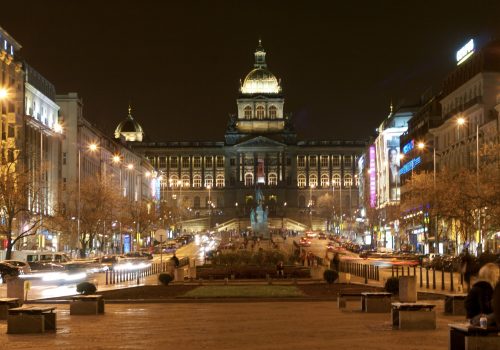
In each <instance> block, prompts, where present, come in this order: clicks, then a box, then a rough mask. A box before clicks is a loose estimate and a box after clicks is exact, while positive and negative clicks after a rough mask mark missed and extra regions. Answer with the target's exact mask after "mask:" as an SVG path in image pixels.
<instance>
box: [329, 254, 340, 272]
mask: <svg viewBox="0 0 500 350" xmlns="http://www.w3.org/2000/svg"><path fill="white" fill-rule="evenodd" d="M339 265H340V256H339V253H335V254H333V259H332V266H331V268H332V270H334V271H337V272H338V271H339Z"/></svg>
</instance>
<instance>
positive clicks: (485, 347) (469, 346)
mask: <svg viewBox="0 0 500 350" xmlns="http://www.w3.org/2000/svg"><path fill="white" fill-rule="evenodd" d="M448 326H449V327H450V336H449V343H448V349H449V350H475V349H481V350H498V349H500V333H499V331H500V330H499V329H498V328H496V327H488V328H481V327H476V326H471V325H470V324H465V323H454V324H449V325H448Z"/></svg>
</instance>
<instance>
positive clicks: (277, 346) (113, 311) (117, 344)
mask: <svg viewBox="0 0 500 350" xmlns="http://www.w3.org/2000/svg"><path fill="white" fill-rule="evenodd" d="M432 302H433V303H436V304H437V305H438V306H437V329H436V330H428V331H400V330H392V327H391V322H390V317H391V316H390V313H385V314H366V313H361V312H359V311H354V310H347V311H340V310H338V308H337V306H336V303H335V302H293V303H291V302H260V303H251V302H249V303H238V302H236V303H217V302H214V303H189V304H182V303H175V304H107V305H106V314H105V315H103V316H70V315H69V309H68V305H56V307H57V332H56V333H55V334H54V333H47V334H39V335H35V334H33V335H8V334H6V322H5V321H0V349H2V350H4V349H5V350H7V349H8V350H21V349H22V350H26V349H37V350H49V349H50V350H54V349H56V350H57V349H64V350H72V349H75V350H76V349H78V350H84V349H89V350H90V349H92V350H94V349H101V350H108V349H109V350H111V349H183V350H191V349H218V350H226V349H227V350H233V349H240V350H249V349H253V350H255V349H257V350H260V349H273V350H304V349H315V350H323V349H324V350H331V349H349V350H351V349H352V350H392V349H394V350H402V349H405V350H417V349H418V350H445V349H447V346H448V326H447V325H448V324H449V323H454V322H460V321H463V318H462V317H456V316H455V317H453V316H444V315H442V312H443V304H442V301H432Z"/></svg>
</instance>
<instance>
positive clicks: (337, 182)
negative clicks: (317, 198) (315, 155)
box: [332, 174, 340, 187]
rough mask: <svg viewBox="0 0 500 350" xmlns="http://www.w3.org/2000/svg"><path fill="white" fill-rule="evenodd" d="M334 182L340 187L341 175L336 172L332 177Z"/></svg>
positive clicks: (334, 184)
mask: <svg viewBox="0 0 500 350" xmlns="http://www.w3.org/2000/svg"><path fill="white" fill-rule="evenodd" d="M332 182H333V186H334V187H340V175H339V174H334V175H333V177H332Z"/></svg>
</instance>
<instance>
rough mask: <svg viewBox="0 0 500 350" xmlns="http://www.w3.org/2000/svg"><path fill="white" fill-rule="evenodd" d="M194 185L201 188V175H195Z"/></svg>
mask: <svg viewBox="0 0 500 350" xmlns="http://www.w3.org/2000/svg"><path fill="white" fill-rule="evenodd" d="M193 187H196V188H200V187H201V176H200V175H195V176H194V177H193Z"/></svg>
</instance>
